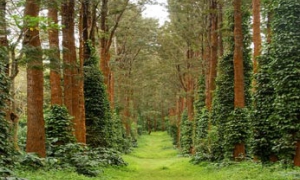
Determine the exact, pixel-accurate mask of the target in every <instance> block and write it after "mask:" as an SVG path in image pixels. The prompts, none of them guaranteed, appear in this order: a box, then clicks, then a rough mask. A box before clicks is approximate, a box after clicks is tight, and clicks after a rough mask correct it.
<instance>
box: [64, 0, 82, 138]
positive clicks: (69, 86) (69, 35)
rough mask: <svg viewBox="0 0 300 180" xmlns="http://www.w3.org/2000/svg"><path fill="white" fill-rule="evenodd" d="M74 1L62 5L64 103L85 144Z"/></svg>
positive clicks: (75, 128) (76, 134)
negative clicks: (63, 26)
mask: <svg viewBox="0 0 300 180" xmlns="http://www.w3.org/2000/svg"><path fill="white" fill-rule="evenodd" d="M74 3H75V1H74V0H68V1H64V2H63V4H62V24H64V25H65V28H64V29H63V48H64V53H63V60H64V66H65V69H64V100H65V101H64V103H65V105H66V107H67V108H68V110H69V113H70V114H71V115H72V116H73V117H74V119H73V122H74V131H75V132H74V134H75V137H76V139H77V141H78V142H80V143H85V128H84V127H85V122H84V119H82V112H81V109H80V104H79V102H80V101H79V97H80V94H79V93H80V85H79V80H80V74H79V71H80V68H79V67H78V65H77V60H76V47H75V36H74V25H75V24H74V18H75V17H74V5H75V4H74Z"/></svg>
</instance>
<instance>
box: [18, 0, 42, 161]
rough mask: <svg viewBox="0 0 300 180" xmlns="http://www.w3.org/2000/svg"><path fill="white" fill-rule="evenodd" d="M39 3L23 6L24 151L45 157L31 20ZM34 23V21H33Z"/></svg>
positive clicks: (38, 55) (38, 53) (37, 48)
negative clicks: (25, 72)
mask: <svg viewBox="0 0 300 180" xmlns="http://www.w3.org/2000/svg"><path fill="white" fill-rule="evenodd" d="M39 3H40V2H39V1H36V0H27V1H26V4H25V14H24V16H25V17H27V18H25V29H24V32H25V37H24V41H23V46H24V49H25V55H26V60H27V141H26V151H27V152H35V153H37V154H38V155H39V156H40V157H45V156H46V145H45V122H44V115H43V99H44V98H43V97H44V96H43V89H44V88H43V85H44V76H43V58H42V49H41V42H40V38H39V30H38V29H39V26H38V25H39V23H38V22H35V23H32V22H31V18H36V17H38V15H39ZM33 22H34V21H33Z"/></svg>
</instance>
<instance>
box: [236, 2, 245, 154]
mask: <svg viewBox="0 0 300 180" xmlns="http://www.w3.org/2000/svg"><path fill="white" fill-rule="evenodd" d="M233 2H234V57H233V62H234V107H235V108H244V107H245V92H244V65H243V32H242V8H241V6H242V0H234V1H233ZM233 155H234V158H238V157H239V156H240V155H242V156H244V155H245V144H244V143H239V144H236V145H235V148H234V153H233Z"/></svg>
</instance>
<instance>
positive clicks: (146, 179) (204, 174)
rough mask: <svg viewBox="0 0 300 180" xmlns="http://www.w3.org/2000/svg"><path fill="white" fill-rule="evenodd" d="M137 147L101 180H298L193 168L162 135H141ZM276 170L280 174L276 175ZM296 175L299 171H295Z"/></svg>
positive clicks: (239, 168)
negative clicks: (124, 165)
mask: <svg viewBox="0 0 300 180" xmlns="http://www.w3.org/2000/svg"><path fill="white" fill-rule="evenodd" d="M138 144H139V147H138V148H137V149H135V150H134V152H133V153H131V154H129V155H125V156H124V159H125V161H127V162H128V163H129V165H128V166H127V167H124V168H108V169H106V170H105V171H104V175H103V177H102V178H101V179H103V180H243V179H253V180H254V179H255V180H256V179H261V180H276V179H278V180H287V179H297V178H295V176H294V175H293V173H297V172H291V171H284V170H282V169H281V168H278V169H277V168H276V167H274V168H262V167H261V166H260V165H257V164H254V163H249V162H244V163H240V164H237V165H231V166H227V167H222V168H221V167H218V166H214V165H212V164H203V165H202V166H197V165H192V164H191V163H189V160H190V159H189V158H184V157H179V156H178V152H177V151H176V150H175V149H174V148H173V146H172V145H171V139H170V137H169V136H168V135H167V134H166V133H164V132H155V133H152V134H151V135H144V136H142V137H141V138H140V139H139V143H138ZM278 170H279V171H278ZM298 172H299V171H298ZM299 179H300V178H299Z"/></svg>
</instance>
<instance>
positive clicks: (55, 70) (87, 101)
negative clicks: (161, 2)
mask: <svg viewBox="0 0 300 180" xmlns="http://www.w3.org/2000/svg"><path fill="white" fill-rule="evenodd" d="M146 2H147V1H144V0H141V1H136V2H130V1H129V0H127V1H118V0H116V1H107V0H99V1H92V2H91V1H88V0H82V1H75V0H68V1H56V0H53V1H48V2H41V1H38V0H27V1H25V2H24V3H23V2H21V1H20V2H19V1H6V0H3V1H1V3H0V4H1V8H0V11H1V19H0V22H1V24H0V38H1V39H0V40H1V45H0V46H1V68H0V69H1V70H0V74H1V90H0V91H1V103H2V104H1V118H0V119H1V129H2V130H3V131H2V130H1V133H4V134H5V136H1V141H2V142H3V144H2V145H1V152H0V153H1V155H5V156H9V152H10V151H12V150H13V149H16V150H20V148H19V146H18V145H19V144H20V142H18V141H19V139H18V127H19V117H18V115H19V114H25V116H24V117H25V119H26V124H27V125H26V127H27V137H26V152H33V153H37V154H38V155H39V156H40V157H46V148H47V147H46V140H48V139H49V138H52V140H53V139H55V138H57V139H56V141H58V142H54V145H62V144H66V143H70V142H78V143H82V144H88V145H89V146H91V147H108V148H114V149H117V150H119V151H127V150H128V148H129V147H130V146H131V141H135V140H134V139H135V138H136V136H137V131H138V125H137V124H138V119H140V121H141V119H142V118H144V117H148V121H149V123H148V125H149V127H150V125H151V123H150V120H151V116H152V114H154V115H155V116H157V117H158V115H156V114H157V113H156V112H153V113H151V110H149V111H147V112H142V110H141V109H142V108H144V107H145V104H146V103H149V102H147V100H146V98H144V97H145V96H144V94H143V95H142V94H140V92H141V91H143V92H144V93H147V91H146V89H145V88H147V87H146V86H148V84H147V83H144V79H143V77H142V76H144V72H143V71H144V69H145V68H149V66H148V62H147V61H149V57H150V53H151V52H153V51H154V49H155V48H154V44H155V43H154V42H155V36H156V28H157V27H158V22H157V21H156V20H153V19H145V18H143V17H142V10H143V5H144V4H145V3H146ZM23 7H25V8H23ZM20 12H24V13H23V14H24V15H23V16H21V17H18V16H15V15H13V14H16V13H20ZM145 32H150V33H147V35H145ZM99 59H100V60H99ZM139 66H141V67H143V69H139ZM146 66H147V67H146ZM24 67H26V82H27V90H26V91H25V92H26V93H27V95H26V97H25V98H26V103H25V105H26V106H27V108H26V110H27V112H26V113H23V112H22V109H21V106H22V105H23V104H22V105H20V104H18V100H19V99H16V97H15V93H16V89H15V87H16V85H18V84H20V83H24V82H19V81H18V78H19V76H18V75H19V73H21V72H23V71H24ZM150 68H152V67H150ZM152 69H153V68H152ZM100 70H101V71H100ZM149 74H152V72H149ZM136 83H137V84H142V83H144V85H141V86H140V85H135V84H136ZM135 88H136V89H138V88H140V89H138V90H137V91H138V92H137V93H135V92H134V91H135ZM21 91H22V92H23V91H24V90H21ZM157 91H158V90H157ZM151 94H152V93H151ZM137 99H140V100H141V101H143V107H142V108H138V107H137V106H138V103H137ZM134 100H135V101H134ZM152 104H154V102H153V103H152ZM152 104H151V105H152ZM50 105H51V107H52V108H51V110H50V111H49V110H47V109H49V107H50ZM151 105H150V103H149V105H147V106H148V107H149V106H151ZM63 106H65V107H66V108H67V112H68V113H69V114H70V115H71V117H72V123H71V124H69V123H66V124H69V125H70V126H72V127H70V128H69V129H68V128H67V129H68V130H67V131H68V132H72V131H73V135H74V137H75V139H76V141H73V140H69V141H64V140H63V141H60V140H59V139H66V138H67V137H65V138H64V137H57V136H69V135H66V134H65V133H63V132H64V130H63V129H61V134H59V130H57V128H55V127H54V126H56V125H57V126H58V127H62V126H61V125H62V124H63V122H64V121H68V119H69V116H68V115H65V110H64V108H63ZM58 107H62V108H58ZM45 112H50V115H47V114H48V113H46V114H45ZM24 117H20V119H21V120H22V119H23V118H24ZM44 117H47V119H46V122H45V118H44ZM49 117H50V118H49ZM49 119H50V120H49ZM55 119H56V121H57V122H56V123H59V122H61V124H60V125H59V124H56V125H55V123H54V125H53V124H51V123H53V122H55ZM22 121H23V120H22ZM47 121H50V122H47ZM23 123H24V122H22V124H23ZM49 123H50V124H49ZM140 124H142V125H143V126H146V125H145V124H144V122H143V121H141V123H140ZM2 125H3V126H2ZM45 126H46V127H47V128H45ZM49 126H50V127H52V128H50V129H49ZM141 128H142V127H140V129H141ZM53 129H54V130H53ZM72 129H73V130H72ZM49 131H50V133H49ZM52 131H54V132H55V133H56V134H53V133H51V132H52ZM10 132H13V134H14V135H13V137H11V136H10ZM67 134H68V133H67ZM46 135H47V136H46ZM49 136H51V137H49ZM52 136H53V137H52ZM12 139H13V142H14V146H15V147H14V148H13V147H12V146H8V144H11V143H9V142H11V141H12ZM67 139H68V138H67ZM6 153H7V154H6Z"/></svg>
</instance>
